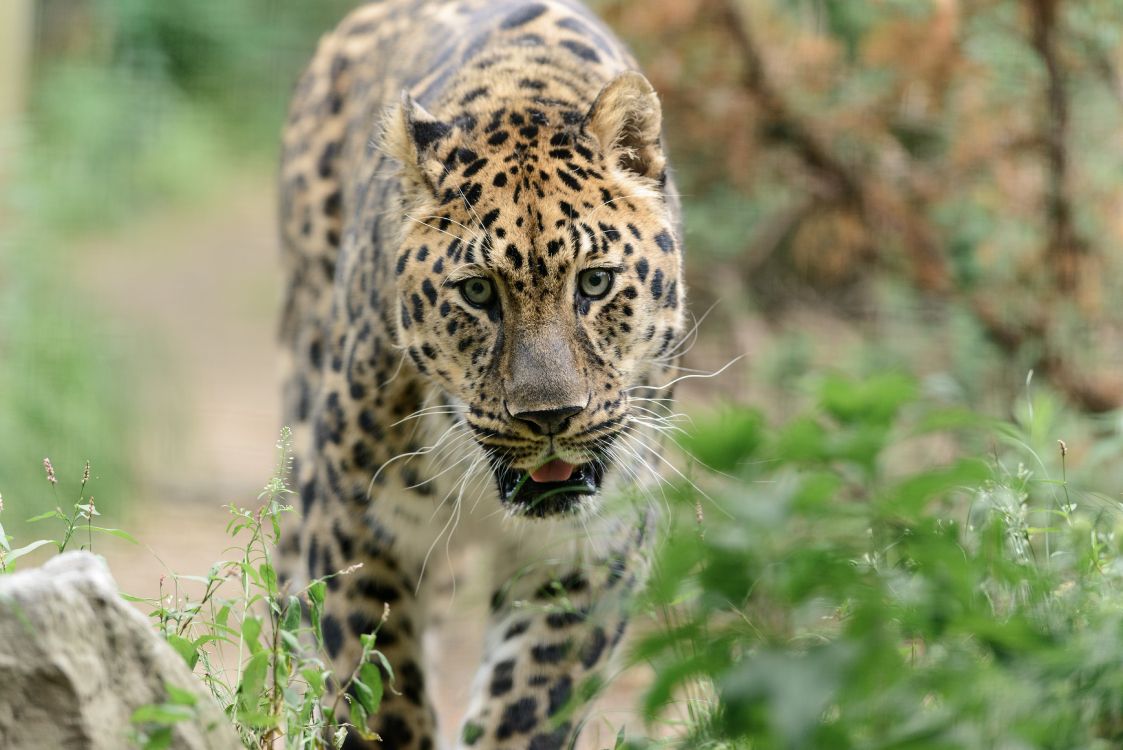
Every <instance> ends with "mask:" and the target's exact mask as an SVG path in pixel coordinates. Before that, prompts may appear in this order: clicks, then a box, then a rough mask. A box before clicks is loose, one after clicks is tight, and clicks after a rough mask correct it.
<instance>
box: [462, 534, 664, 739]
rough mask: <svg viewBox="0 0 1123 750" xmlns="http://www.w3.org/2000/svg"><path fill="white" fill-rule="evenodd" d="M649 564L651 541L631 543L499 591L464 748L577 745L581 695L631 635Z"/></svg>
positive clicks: (535, 568) (552, 566)
mask: <svg viewBox="0 0 1123 750" xmlns="http://www.w3.org/2000/svg"><path fill="white" fill-rule="evenodd" d="M639 536H640V537H642V536H643V535H642V533H641V534H640V535H639ZM645 568H646V549H645V545H644V544H642V540H640V543H637V540H636V539H635V538H630V539H629V540H628V542H627V543H626V544H623V545H618V546H616V547H615V548H614V549H612V550H611V551H609V552H606V553H602V554H598V555H591V556H588V557H584V556H581V557H578V558H577V559H571V560H568V561H558V560H557V559H554V560H552V561H550V562H541V563H540V564H534V563H531V564H530V565H529V566H528V567H526V568H524V569H523V570H522V571H520V572H519V573H516V574H515V576H514V577H512V578H510V579H509V580H507V581H506V582H505V583H503V584H502V585H500V586H499V587H498V588H497V590H496V594H495V596H494V597H493V601H492V616H491V618H490V621H489V625H488V633H487V640H486V644H485V649H484V659H483V663H482V664H481V666H480V669H479V671H478V672H477V675H476V679H475V684H474V686H473V694H472V701H471V704H470V705H469V707H468V711H467V715H466V719H465V722H464V724H463V726H462V728H461V731H460V734H459V737H458V741H457V745H456V747H457V748H460V749H462V750H463V749H468V748H470V749H471V750H500V749H503V750H527V749H529V750H561V748H567V747H569V746H570V742H571V741H572V740H573V738H574V737H575V735H576V733H577V731H578V728H579V726H580V720H581V718H582V715H583V706H581V703H582V700H583V696H587V692H586V691H587V689H588V688H589V687H592V686H593V685H595V684H596V681H598V680H600V679H602V677H603V672H604V671H605V668H606V666H607V665H608V663H609V661H610V659H611V657H612V654H613V653H614V651H615V650H616V648H617V646H618V645H619V643H620V641H621V639H622V637H623V635H624V632H625V629H626V627H627V622H628V614H629V612H628V610H629V606H628V605H629V600H630V598H631V597H630V595H631V593H632V591H633V590H634V589H635V587H636V585H637V584H638V582H639V580H640V579H641V578H642V577H643V570H644V569H645Z"/></svg>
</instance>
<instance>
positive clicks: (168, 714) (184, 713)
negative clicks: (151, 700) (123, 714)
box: [129, 703, 195, 724]
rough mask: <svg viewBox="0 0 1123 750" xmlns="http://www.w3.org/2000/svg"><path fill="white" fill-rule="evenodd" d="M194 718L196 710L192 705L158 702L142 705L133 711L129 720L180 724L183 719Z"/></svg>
mask: <svg viewBox="0 0 1123 750" xmlns="http://www.w3.org/2000/svg"><path fill="white" fill-rule="evenodd" d="M194 718H195V710H194V709H193V708H192V707H191V706H187V705H177V704H174V703H157V704H152V705H148V706H141V707H140V708H138V709H137V710H135V711H133V714H132V716H130V717H129V721H131V722H132V723H134V724H149V723H151V724H178V723H179V722H181V721H191V720H192V719H194Z"/></svg>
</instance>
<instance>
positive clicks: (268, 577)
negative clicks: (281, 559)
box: [257, 563, 277, 592]
mask: <svg viewBox="0 0 1123 750" xmlns="http://www.w3.org/2000/svg"><path fill="white" fill-rule="evenodd" d="M257 572H258V575H260V576H261V581H262V588H264V589H265V590H266V591H269V592H274V591H276V590H277V573H276V571H274V570H273V566H272V565H270V564H269V563H262V564H261V565H260V566H259V567H258V569H257Z"/></svg>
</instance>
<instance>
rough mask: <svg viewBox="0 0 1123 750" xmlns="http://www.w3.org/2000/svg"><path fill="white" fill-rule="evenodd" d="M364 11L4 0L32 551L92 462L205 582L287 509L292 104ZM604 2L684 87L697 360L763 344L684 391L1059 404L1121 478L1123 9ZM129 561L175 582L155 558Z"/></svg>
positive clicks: (11, 404)
mask: <svg viewBox="0 0 1123 750" xmlns="http://www.w3.org/2000/svg"><path fill="white" fill-rule="evenodd" d="M354 4H355V3H354V2H353V0H320V1H319V2H315V3H311V2H302V1H300V0H192V2H189V3H167V2H160V1H158V0H4V2H3V3H0V495H2V496H3V502H4V516H3V519H4V523H5V525H6V526H7V528H8V531H9V533H21V534H22V533H23V532H22V531H21V530H20V529H21V524H20V520H21V519H23V518H26V517H29V516H31V515H33V514H35V513H38V512H41V511H43V510H46V509H50V508H52V507H54V506H55V505H61V506H63V507H64V508H65V507H66V505H67V503H69V502H70V501H69V500H60V499H59V498H60V497H63V496H64V494H65V493H66V492H70V491H71V488H73V489H74V492H75V494H76V493H77V483H78V481H79V479H80V475H81V471H82V465H83V463H84V462H85V461H86V460H89V461H91V462H92V465H93V474H94V481H93V484H92V487H93V494H94V496H95V499H96V502H97V504H98V507H99V508H100V509H101V510H102V512H103V513H105V514H106V516H107V518H108V519H109V520H108V522H107V525H114V526H125V527H127V528H129V529H130V531H132V532H133V533H134V534H135V535H136V536H138V537H139V538H140V539H141V540H142V542H144V543H145V544H146V545H147V547H148V548H150V549H151V550H154V553H155V554H156V555H158V556H159V562H160V563H163V564H164V565H166V566H167V568H170V569H175V570H177V571H179V572H196V571H198V570H200V569H205V568H206V567H207V566H209V564H210V562H211V561H213V560H214V559H217V558H218V557H219V556H221V554H222V549H223V547H224V546H225V544H226V542H225V537H224V535H223V533H222V528H223V526H224V524H225V520H226V516H225V513H224V512H223V511H222V509H221V506H222V504H224V503H228V502H238V503H242V504H250V503H252V502H253V501H254V498H255V497H256V495H257V492H258V488H259V487H260V486H261V485H262V484H264V482H265V481H266V480H267V478H268V476H269V473H270V470H271V467H272V464H273V460H274V451H273V444H274V442H275V440H276V435H277V431H278V428H279V427H280V424H279V416H278V408H277V402H278V398H277V394H278V388H277V375H276V368H275V355H274V331H275V316H276V309H277V304H278V298H279V285H278V280H279V276H278V271H277V264H276V262H275V259H276V256H277V250H276V230H275V226H274V225H275V219H274V203H275V190H274V185H273V179H274V171H275V169H274V165H275V162H276V161H277V143H278V138H279V132H280V123H281V120H282V113H283V110H284V107H285V103H286V100H287V97H288V94H289V91H290V88H291V86H292V84H293V81H294V79H295V76H296V75H297V74H298V72H299V70H300V68H301V67H302V66H303V64H304V63H305V61H306V60H307V58H308V56H309V55H310V54H311V51H312V49H313V48H314V46H315V43H316V40H317V39H318V37H319V35H320V34H321V33H323V32H324V31H326V30H327V29H329V28H331V27H332V26H333V25H334V24H335V22H336V21H337V20H338V19H339V18H340V17H342V15H343V14H344V13H345V12H346V10H347V9H348V8H349V7H351V6H352V5H354ZM592 4H593V5H594V7H595V8H596V9H597V10H598V11H599V12H600V13H601V14H602V15H603V17H605V18H606V19H607V21H608V22H609V24H610V25H611V26H612V27H613V28H614V29H616V31H617V32H618V33H619V35H620V36H621V37H622V38H624V39H625V40H626V41H627V42H628V43H629V44H630V45H631V46H632V48H633V49H634V51H635V52H636V53H637V56H638V57H639V59H640V60H641V62H642V65H643V67H644V70H645V72H646V73H647V74H648V76H649V77H650V79H651V80H652V82H653V83H654V85H655V87H656V88H657V89H658V90H659V92H660V94H661V96H662V98H663V102H664V110H665V116H666V130H667V137H668V140H669V144H670V150H671V154H672V158H673V163H674V165H675V167H676V170H677V174H678V186H679V189H680V190H681V191H682V197H683V202H684V204H685V208H686V238H687V247H688V272H689V277H690V293H691V299H690V308H691V310H692V312H693V314H694V315H695V316H696V317H697V319H698V320H699V325H698V328H697V334H698V335H697V341H696V343H695V344H694V345H693V346H692V347H691V348H690V349H689V351H688V352H687V355H686V361H685V363H684V364H685V366H687V367H689V368H693V369H695V370H698V371H699V372H700V373H707V372H714V371H716V370H718V369H720V368H722V367H723V366H724V365H726V364H728V363H729V362H730V361H731V360H733V359H734V358H736V357H738V356H739V355H742V354H744V355H747V356H746V357H745V358H743V359H741V360H738V361H737V362H736V363H734V364H733V366H731V367H729V368H728V369H727V370H725V371H723V372H722V373H721V374H720V375H719V376H716V377H713V378H707V379H702V378H699V379H696V380H692V381H689V382H687V383H684V391H683V394H684V400H685V401H686V403H687V410H688V411H693V410H698V411H705V410H707V409H718V408H721V406H720V405H721V404H722V403H728V402H731V401H735V402H741V403H748V404H752V405H755V406H758V407H760V408H763V409H764V411H765V412H766V413H767V414H769V415H771V416H775V417H777V418H779V417H782V416H784V415H786V414H789V413H791V412H792V411H793V410H794V409H796V408H797V407H798V406H799V405H800V404H801V403H802V402H803V400H804V399H805V398H806V397H807V393H808V390H807V383H809V382H811V381H813V380H814V378H816V377H817V376H818V375H820V374H821V373H823V372H827V371H830V372H845V373H849V374H852V375H855V376H857V377H863V376H866V375H870V374H873V373H881V372H885V371H890V370H897V371H901V372H905V373H908V374H911V375H915V376H916V377H918V378H919V379H920V382H921V383H922V385H923V388H924V389H925V391H926V392H927V393H928V395H930V396H932V397H935V398H938V399H943V400H946V401H947V402H948V403H950V404H956V405H959V406H963V407H966V408H969V409H971V410H974V411H977V412H981V413H986V414H994V415H996V416H1006V415H1007V413H1008V412H1009V411H1010V409H1011V408H1012V407H1011V404H1013V403H1015V402H1016V401H1017V399H1019V398H1021V396H1022V395H1023V394H1025V393H1026V392H1027V391H1028V390H1029V389H1030V388H1032V389H1034V390H1035V391H1036V392H1043V393H1048V394H1051V395H1052V396H1053V397H1054V399H1055V403H1057V404H1066V405H1067V406H1068V407H1069V409H1068V410H1066V411H1065V412H1064V416H1063V417H1058V419H1062V418H1063V419H1064V420H1065V422H1064V424H1063V430H1062V426H1061V425H1058V426H1057V430H1058V434H1060V432H1062V431H1063V434H1064V435H1065V437H1066V439H1067V440H1068V441H1069V445H1070V446H1072V447H1073V448H1072V455H1073V458H1072V459H1071V460H1072V461H1074V462H1076V463H1077V464H1080V465H1082V468H1083V470H1084V471H1085V472H1086V474H1087V475H1095V476H1098V477H1099V478H1100V479H1101V480H1102V481H1103V482H1104V485H1103V486H1115V487H1118V486H1119V483H1118V480H1119V479H1120V478H1121V476H1120V475H1121V474H1123V462H1120V461H1118V460H1117V458H1116V456H1117V455H1118V448H1119V447H1120V445H1121V442H1120V440H1121V438H1120V436H1121V434H1123V423H1121V420H1120V406H1123V329H1121V324H1123V304H1120V303H1121V302H1123V294H1121V290H1123V275H1121V274H1123V252H1121V243H1123V127H1121V123H1123V44H1121V38H1120V37H1121V35H1123V0H1080V1H1079V2H1076V1H1074V0H970V1H968V0H753V1H751V2H750V0H613V1H608V0H602V1H600V2H593V3H592ZM1031 373H1032V377H1030V375H1031ZM1081 446H1086V447H1089V448H1088V449H1087V450H1080V448H1081ZM1092 446H1094V449H1093V448H1092ZM44 456H50V457H51V459H52V460H53V462H54V465H55V467H56V470H57V473H58V475H59V478H60V485H59V487H58V488H57V493H59V494H56V490H53V489H52V487H51V486H49V485H48V484H47V483H46V481H45V479H44V476H43V469H42V465H41V462H42V459H43V458H44ZM65 497H69V495H65ZM122 544H123V543H122ZM106 546H107V547H108V548H110V549H108V550H106V551H110V552H112V554H115V555H121V556H122V557H121V559H122V560H123V561H124V562H123V563H122V564H121V565H118V566H117V567H115V573H116V574H117V575H118V577H119V579H121V581H122V584H123V586H124V587H125V589H126V590H129V591H132V592H133V593H137V594H144V595H151V594H152V593H154V592H155V586H156V579H157V578H158V576H159V574H160V572H161V571H162V570H164V569H165V568H164V567H163V565H161V564H158V563H157V562H154V561H153V556H152V555H153V553H151V552H149V551H147V550H146V551H145V552H144V554H143V555H139V554H138V553H135V552H129V551H127V550H125V551H118V550H117V547H116V542H113V543H112V544H107V545H106Z"/></svg>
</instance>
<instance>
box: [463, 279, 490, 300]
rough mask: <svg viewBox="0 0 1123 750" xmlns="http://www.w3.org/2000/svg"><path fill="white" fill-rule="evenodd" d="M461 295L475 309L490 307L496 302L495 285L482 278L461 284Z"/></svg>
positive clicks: (468, 280)
mask: <svg viewBox="0 0 1123 750" xmlns="http://www.w3.org/2000/svg"><path fill="white" fill-rule="evenodd" d="M460 293H461V294H462V295H464V299H466V300H468V304H470V305H473V306H475V307H489V306H490V305H491V304H492V303H493V302H495V284H494V283H493V282H492V280H491V279H485V278H484V277H482V276H475V277H473V278H470V279H465V280H464V281H462V282H460Z"/></svg>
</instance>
